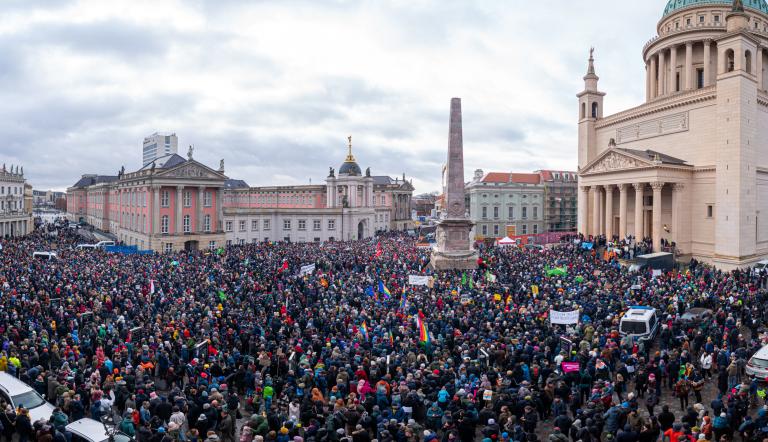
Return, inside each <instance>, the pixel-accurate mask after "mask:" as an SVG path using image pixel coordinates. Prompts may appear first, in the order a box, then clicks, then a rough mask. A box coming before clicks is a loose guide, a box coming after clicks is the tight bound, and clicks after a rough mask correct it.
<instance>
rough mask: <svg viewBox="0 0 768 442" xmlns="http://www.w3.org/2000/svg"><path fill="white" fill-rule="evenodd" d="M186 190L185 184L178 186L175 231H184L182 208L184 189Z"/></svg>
mask: <svg viewBox="0 0 768 442" xmlns="http://www.w3.org/2000/svg"><path fill="white" fill-rule="evenodd" d="M183 190H184V186H176V228H175V230H174V232H173V233H175V234H177V235H178V234H180V233H181V232H182V230H181V217H182V209H183V203H184V202H183V201H182V198H181V194H182V191H183Z"/></svg>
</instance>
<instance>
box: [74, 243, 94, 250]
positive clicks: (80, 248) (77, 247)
mask: <svg viewBox="0 0 768 442" xmlns="http://www.w3.org/2000/svg"><path fill="white" fill-rule="evenodd" d="M98 248H99V246H97V245H96V244H78V245H77V246H75V249H77V250H83V249H88V250H92V249H98Z"/></svg>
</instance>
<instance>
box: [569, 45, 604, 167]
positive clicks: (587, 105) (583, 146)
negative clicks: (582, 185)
mask: <svg viewBox="0 0 768 442" xmlns="http://www.w3.org/2000/svg"><path fill="white" fill-rule="evenodd" d="M594 52H595V48H590V50H589V65H588V66H587V75H585V76H584V90H583V91H581V92H580V93H579V94H578V95H576V96H577V97H578V98H579V168H582V167H584V166H586V165H587V164H588V163H589V162H590V161H592V160H593V159H594V158H595V157H596V156H597V140H596V133H595V122H596V121H597V120H598V119H599V118H603V97H604V96H605V93H604V92H600V91H598V90H597V81H598V80H599V79H600V77H598V76H597V75H596V74H595V58H594Z"/></svg>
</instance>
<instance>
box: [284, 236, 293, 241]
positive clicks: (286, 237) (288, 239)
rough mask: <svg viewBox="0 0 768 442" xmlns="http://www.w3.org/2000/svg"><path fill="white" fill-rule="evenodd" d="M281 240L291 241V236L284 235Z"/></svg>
mask: <svg viewBox="0 0 768 442" xmlns="http://www.w3.org/2000/svg"><path fill="white" fill-rule="evenodd" d="M283 241H285V242H291V237H290V236H285V237H283Z"/></svg>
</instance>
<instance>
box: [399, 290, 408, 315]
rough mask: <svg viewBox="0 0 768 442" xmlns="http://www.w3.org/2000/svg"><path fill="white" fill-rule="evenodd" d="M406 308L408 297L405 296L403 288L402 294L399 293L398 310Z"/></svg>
mask: <svg viewBox="0 0 768 442" xmlns="http://www.w3.org/2000/svg"><path fill="white" fill-rule="evenodd" d="M407 308H408V297H407V296H405V289H403V294H402V295H400V310H402V311H405V310H406V309H407Z"/></svg>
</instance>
